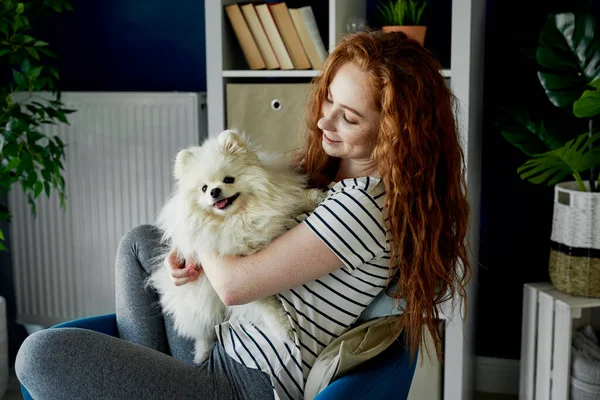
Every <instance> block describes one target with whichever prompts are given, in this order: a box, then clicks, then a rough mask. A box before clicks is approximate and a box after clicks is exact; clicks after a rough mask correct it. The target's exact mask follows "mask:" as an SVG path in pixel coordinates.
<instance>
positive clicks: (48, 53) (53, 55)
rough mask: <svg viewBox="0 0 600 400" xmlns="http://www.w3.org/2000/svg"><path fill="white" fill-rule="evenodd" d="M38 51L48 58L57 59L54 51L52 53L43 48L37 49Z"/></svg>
mask: <svg viewBox="0 0 600 400" xmlns="http://www.w3.org/2000/svg"><path fill="white" fill-rule="evenodd" d="M38 51H39V52H40V53H43V54H45V55H47V56H48V57H50V58H58V54H56V53H55V52H54V51H52V50H50V49H47V48H45V47H40V48H38Z"/></svg>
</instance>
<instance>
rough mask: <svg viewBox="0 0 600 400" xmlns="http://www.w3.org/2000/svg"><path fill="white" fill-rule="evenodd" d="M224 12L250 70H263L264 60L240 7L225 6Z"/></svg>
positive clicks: (235, 5) (233, 5)
mask: <svg viewBox="0 0 600 400" xmlns="http://www.w3.org/2000/svg"><path fill="white" fill-rule="evenodd" d="M225 12H226V14H227V17H228V18H229V22H231V26H232V27H233V31H234V32H235V36H236V37H237V39H238V42H239V44H240V47H241V48H242V52H243V53H244V57H245V58H246V61H247V62H248V66H249V67H250V69H265V68H266V64H265V60H263V58H262V56H261V55H260V51H259V50H258V45H257V44H256V41H255V40H254V37H253V36H252V34H251V33H250V28H249V27H248V24H247V23H246V20H245V19H244V16H243V15H242V11H241V10H240V6H239V5H237V4H231V5H229V6H225Z"/></svg>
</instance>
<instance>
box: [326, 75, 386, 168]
mask: <svg viewBox="0 0 600 400" xmlns="http://www.w3.org/2000/svg"><path fill="white" fill-rule="evenodd" d="M322 112H323V117H322V118H321V119H320V120H319V121H318V122H317V126H318V127H319V129H321V130H322V131H323V138H322V144H323V149H324V150H325V152H326V153H327V154H328V155H330V156H332V157H338V158H341V159H346V160H348V161H354V162H367V163H368V162H370V161H371V153H372V151H373V148H374V147H375V142H376V137H377V129H378V127H379V116H380V113H379V110H377V108H376V106H375V100H374V97H373V93H372V90H371V88H370V86H369V84H368V81H367V75H366V73H364V72H363V71H361V70H360V68H359V67H358V66H357V65H356V64H354V63H346V64H344V65H342V66H341V67H340V69H339V70H338V71H337V73H336V74H335V76H334V78H333V80H332V81H331V84H330V85H329V88H328V92H327V99H326V101H325V102H324V103H323V109H322Z"/></svg>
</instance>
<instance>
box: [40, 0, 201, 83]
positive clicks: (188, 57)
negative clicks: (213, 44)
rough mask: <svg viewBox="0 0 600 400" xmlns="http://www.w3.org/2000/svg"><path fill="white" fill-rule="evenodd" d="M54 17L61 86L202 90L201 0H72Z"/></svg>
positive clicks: (50, 31)
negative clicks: (61, 13)
mask: <svg viewBox="0 0 600 400" xmlns="http://www.w3.org/2000/svg"><path fill="white" fill-rule="evenodd" d="M72 5H73V8H74V11H72V12H67V13H65V14H63V15H60V16H57V17H53V21H52V24H51V25H49V26H48V27H47V28H46V30H47V35H48V42H50V43H51V44H52V46H53V49H55V50H56V51H58V53H59V54H60V55H61V59H60V62H59V64H58V67H59V70H60V72H61V76H62V84H61V88H62V89H63V90H69V91H70V90H75V91H192V92H200V91H206V56H205V48H206V47H205V33H204V1H203V0H169V1H164V0H104V1H89V0H73V1H72Z"/></svg>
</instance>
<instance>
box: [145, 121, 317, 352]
mask: <svg viewBox="0 0 600 400" xmlns="http://www.w3.org/2000/svg"><path fill="white" fill-rule="evenodd" d="M174 175H175V179H176V182H177V185H176V189H175V191H174V192H173V194H172V195H171V196H170V198H169V199H168V200H167V202H166V203H165V204H164V206H163V208H162V210H161V212H160V213H159V216H158V218H157V226H158V227H159V228H160V229H161V230H162V232H163V238H162V240H163V242H164V244H165V245H166V246H167V248H168V249H169V251H168V252H167V253H165V254H163V255H161V260H160V261H159V262H161V263H162V264H163V265H161V266H159V267H158V268H157V269H156V271H155V272H154V273H153V274H152V275H151V276H150V278H149V279H148V284H149V285H150V286H152V287H154V288H155V289H156V290H157V291H158V293H159V295H160V303H161V306H162V309H163V312H164V313H167V314H170V315H171V316H172V317H173V320H174V324H175V329H176V330H177V332H178V333H179V334H180V335H183V336H185V337H188V338H191V339H193V340H195V348H194V362H195V363H197V364H199V363H201V362H202V361H204V360H205V359H206V358H207V357H208V355H209V352H210V350H211V348H212V346H213V344H214V343H215V341H216V332H215V327H216V326H217V325H218V324H220V323H222V322H224V321H226V320H228V319H229V318H233V317H243V318H244V319H246V320H248V321H250V322H251V323H253V324H255V325H256V326H258V327H264V328H266V329H268V330H270V331H272V332H276V334H277V335H278V336H279V337H280V338H281V339H282V340H283V339H285V338H290V337H291V335H292V328H291V325H290V323H289V320H288V317H287V315H286V313H285V310H284V309H283V306H282V304H281V301H280V300H279V299H278V298H277V297H276V296H269V297H267V298H264V299H261V300H257V301H254V302H251V303H248V304H245V305H239V306H231V307H228V306H226V305H225V304H223V302H222V301H221V299H220V298H219V297H218V295H217V293H216V292H215V290H214V289H213V288H212V286H211V285H210V282H209V281H208V279H207V278H206V275H205V274H201V275H200V277H199V279H198V280H196V281H194V282H191V283H188V284H185V285H182V286H175V284H174V283H173V281H172V280H171V277H170V270H169V267H168V264H167V255H168V253H169V252H170V251H171V250H176V251H177V253H178V255H179V256H180V257H181V259H186V258H189V257H190V256H195V255H197V254H200V252H201V251H203V249H212V250H214V251H216V252H218V253H220V254H223V255H226V254H233V255H249V254H252V253H254V252H256V251H258V250H260V249H262V248H264V247H265V246H266V245H267V244H269V243H270V242H271V241H272V240H273V239H275V238H276V237H277V236H279V235H281V234H282V233H284V232H285V231H286V230H288V229H290V228H292V227H293V226H294V225H296V224H297V221H296V219H295V218H294V217H296V216H298V215H300V214H302V213H304V212H310V211H312V210H313V209H314V208H315V207H316V206H317V205H318V204H319V203H320V202H321V201H322V200H323V199H324V198H325V193H324V192H322V191H321V190H318V189H307V188H306V186H307V177H306V176H305V175H302V174H300V173H297V172H296V171H294V170H293V169H292V168H291V167H290V166H289V165H288V164H287V162H285V160H283V158H281V157H279V156H277V155H275V154H273V153H265V152H260V151H259V149H258V147H257V146H256V145H255V144H253V143H252V142H251V141H249V139H248V138H247V137H246V135H245V134H240V133H238V132H236V131H234V130H226V131H223V132H221V133H220V134H219V135H218V136H216V137H211V138H208V139H207V140H206V141H205V142H204V143H203V144H202V145H201V146H198V147H190V148H188V149H184V150H181V151H180V152H179V153H178V154H177V157H176V160H175V166H174ZM196 259H197V258H196Z"/></svg>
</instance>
